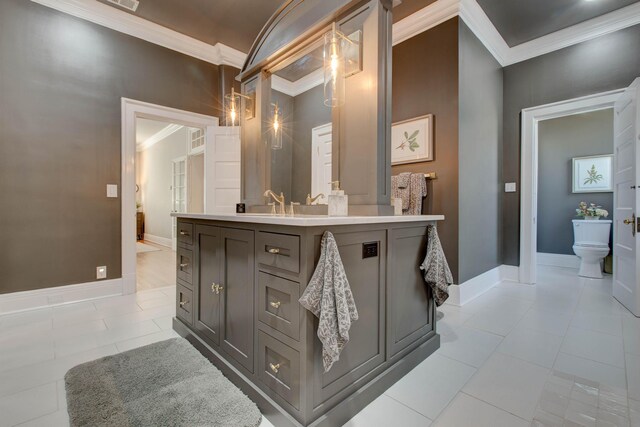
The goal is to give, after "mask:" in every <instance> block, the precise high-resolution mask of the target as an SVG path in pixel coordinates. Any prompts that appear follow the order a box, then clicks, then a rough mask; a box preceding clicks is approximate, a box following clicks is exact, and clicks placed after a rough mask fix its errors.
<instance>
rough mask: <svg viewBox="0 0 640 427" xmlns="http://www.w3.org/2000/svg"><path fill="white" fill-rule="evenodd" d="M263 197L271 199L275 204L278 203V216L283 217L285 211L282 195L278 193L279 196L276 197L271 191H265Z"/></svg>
mask: <svg viewBox="0 0 640 427" xmlns="http://www.w3.org/2000/svg"><path fill="white" fill-rule="evenodd" d="M264 197H272V198H273V200H275V201H276V202H278V204H279V205H280V207H279V209H278V210H279V211H280V212H279V213H278V214H279V215H284V214H285V211H284V194H283V193H280V195H279V196H278V195H277V194H276V193H274V192H273V191H271V190H267V191H265V192H264Z"/></svg>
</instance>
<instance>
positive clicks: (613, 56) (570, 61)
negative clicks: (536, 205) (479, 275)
mask: <svg viewBox="0 0 640 427" xmlns="http://www.w3.org/2000/svg"><path fill="white" fill-rule="evenodd" d="M638 76H640V26H638V25H636V26H634V27H630V28H627V29H624V30H621V31H617V32H615V33H612V34H608V35H605V36H602V37H599V38H597V39H593V40H590V41H587V42H584V43H580V44H578V45H575V46H571V47H568V48H565V49H562V50H559V51H556V52H552V53H549V54H547V55H543V56H539V57H537V58H533V59H530V60H528V61H524V62H520V63H518V64H514V65H511V66H509V67H506V68H505V69H504V145H503V158H502V171H503V180H504V182H517V183H518V192H517V193H503V196H502V222H503V233H502V236H503V245H502V251H503V256H502V260H503V263H504V264H509V265H518V264H519V262H520V255H519V249H520V248H519V245H520V191H519V190H520V112H521V111H522V109H523V108H527V107H533V106H536V105H543V104H547V103H551V102H557V101H562V100H566V99H571V98H576V97H579V96H585V95H590V94H594V93H599V92H605V91H608V90H613V89H619V88H623V87H626V86H628V85H629V84H631V82H632V81H633V80H634V79H635V78H636V77H638Z"/></svg>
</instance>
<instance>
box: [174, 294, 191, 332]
mask: <svg viewBox="0 0 640 427" xmlns="http://www.w3.org/2000/svg"><path fill="white" fill-rule="evenodd" d="M176 316H178V317H179V318H180V319H181V320H183V321H184V322H186V323H188V324H189V325H191V324H193V293H192V292H191V290H189V289H188V288H186V287H184V286H182V285H178V288H177V292H176Z"/></svg>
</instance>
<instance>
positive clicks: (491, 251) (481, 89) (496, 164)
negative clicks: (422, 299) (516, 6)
mask: <svg viewBox="0 0 640 427" xmlns="http://www.w3.org/2000/svg"><path fill="white" fill-rule="evenodd" d="M459 40H460V41H459V46H460V48H459V49H460V65H459V69H458V75H459V85H460V91H459V92H460V95H459V96H460V97H459V132H460V134H459V146H460V148H459V157H460V166H459V167H460V169H459V170H460V178H459V180H460V181H459V184H458V185H459V197H460V208H459V209H460V217H459V219H458V223H459V233H460V237H459V239H460V248H459V260H458V262H459V267H458V268H459V274H460V276H459V283H463V282H464V281H466V280H469V279H471V278H473V277H475V276H477V275H479V274H482V273H484V272H486V271H488V270H491V269H492V268H495V267H497V266H498V265H500V264H501V260H500V257H501V253H500V246H501V235H500V233H501V226H500V225H501V212H500V192H499V188H500V176H499V169H500V156H501V149H502V84H503V82H502V67H501V66H500V64H499V63H498V62H497V61H496V60H495V59H494V58H493V56H492V55H491V53H489V51H488V50H487V49H486V48H485V47H484V45H483V44H482V42H480V40H478V39H477V38H476V36H475V35H474V34H473V32H472V31H471V30H470V29H469V28H468V27H467V26H466V25H465V24H464V22H462V21H460V27H459Z"/></svg>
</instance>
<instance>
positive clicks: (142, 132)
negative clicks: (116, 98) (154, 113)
mask: <svg viewBox="0 0 640 427" xmlns="http://www.w3.org/2000/svg"><path fill="white" fill-rule="evenodd" d="M170 124H171V123H170V122H161V121H157V120H149V119H136V144H142V143H143V142H144V141H146V140H147V139H149V138H151V137H152V136H153V135H155V134H157V133H158V132H160V131H161V130H162V129H164V128H166V127H167V126H169V125H170Z"/></svg>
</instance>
